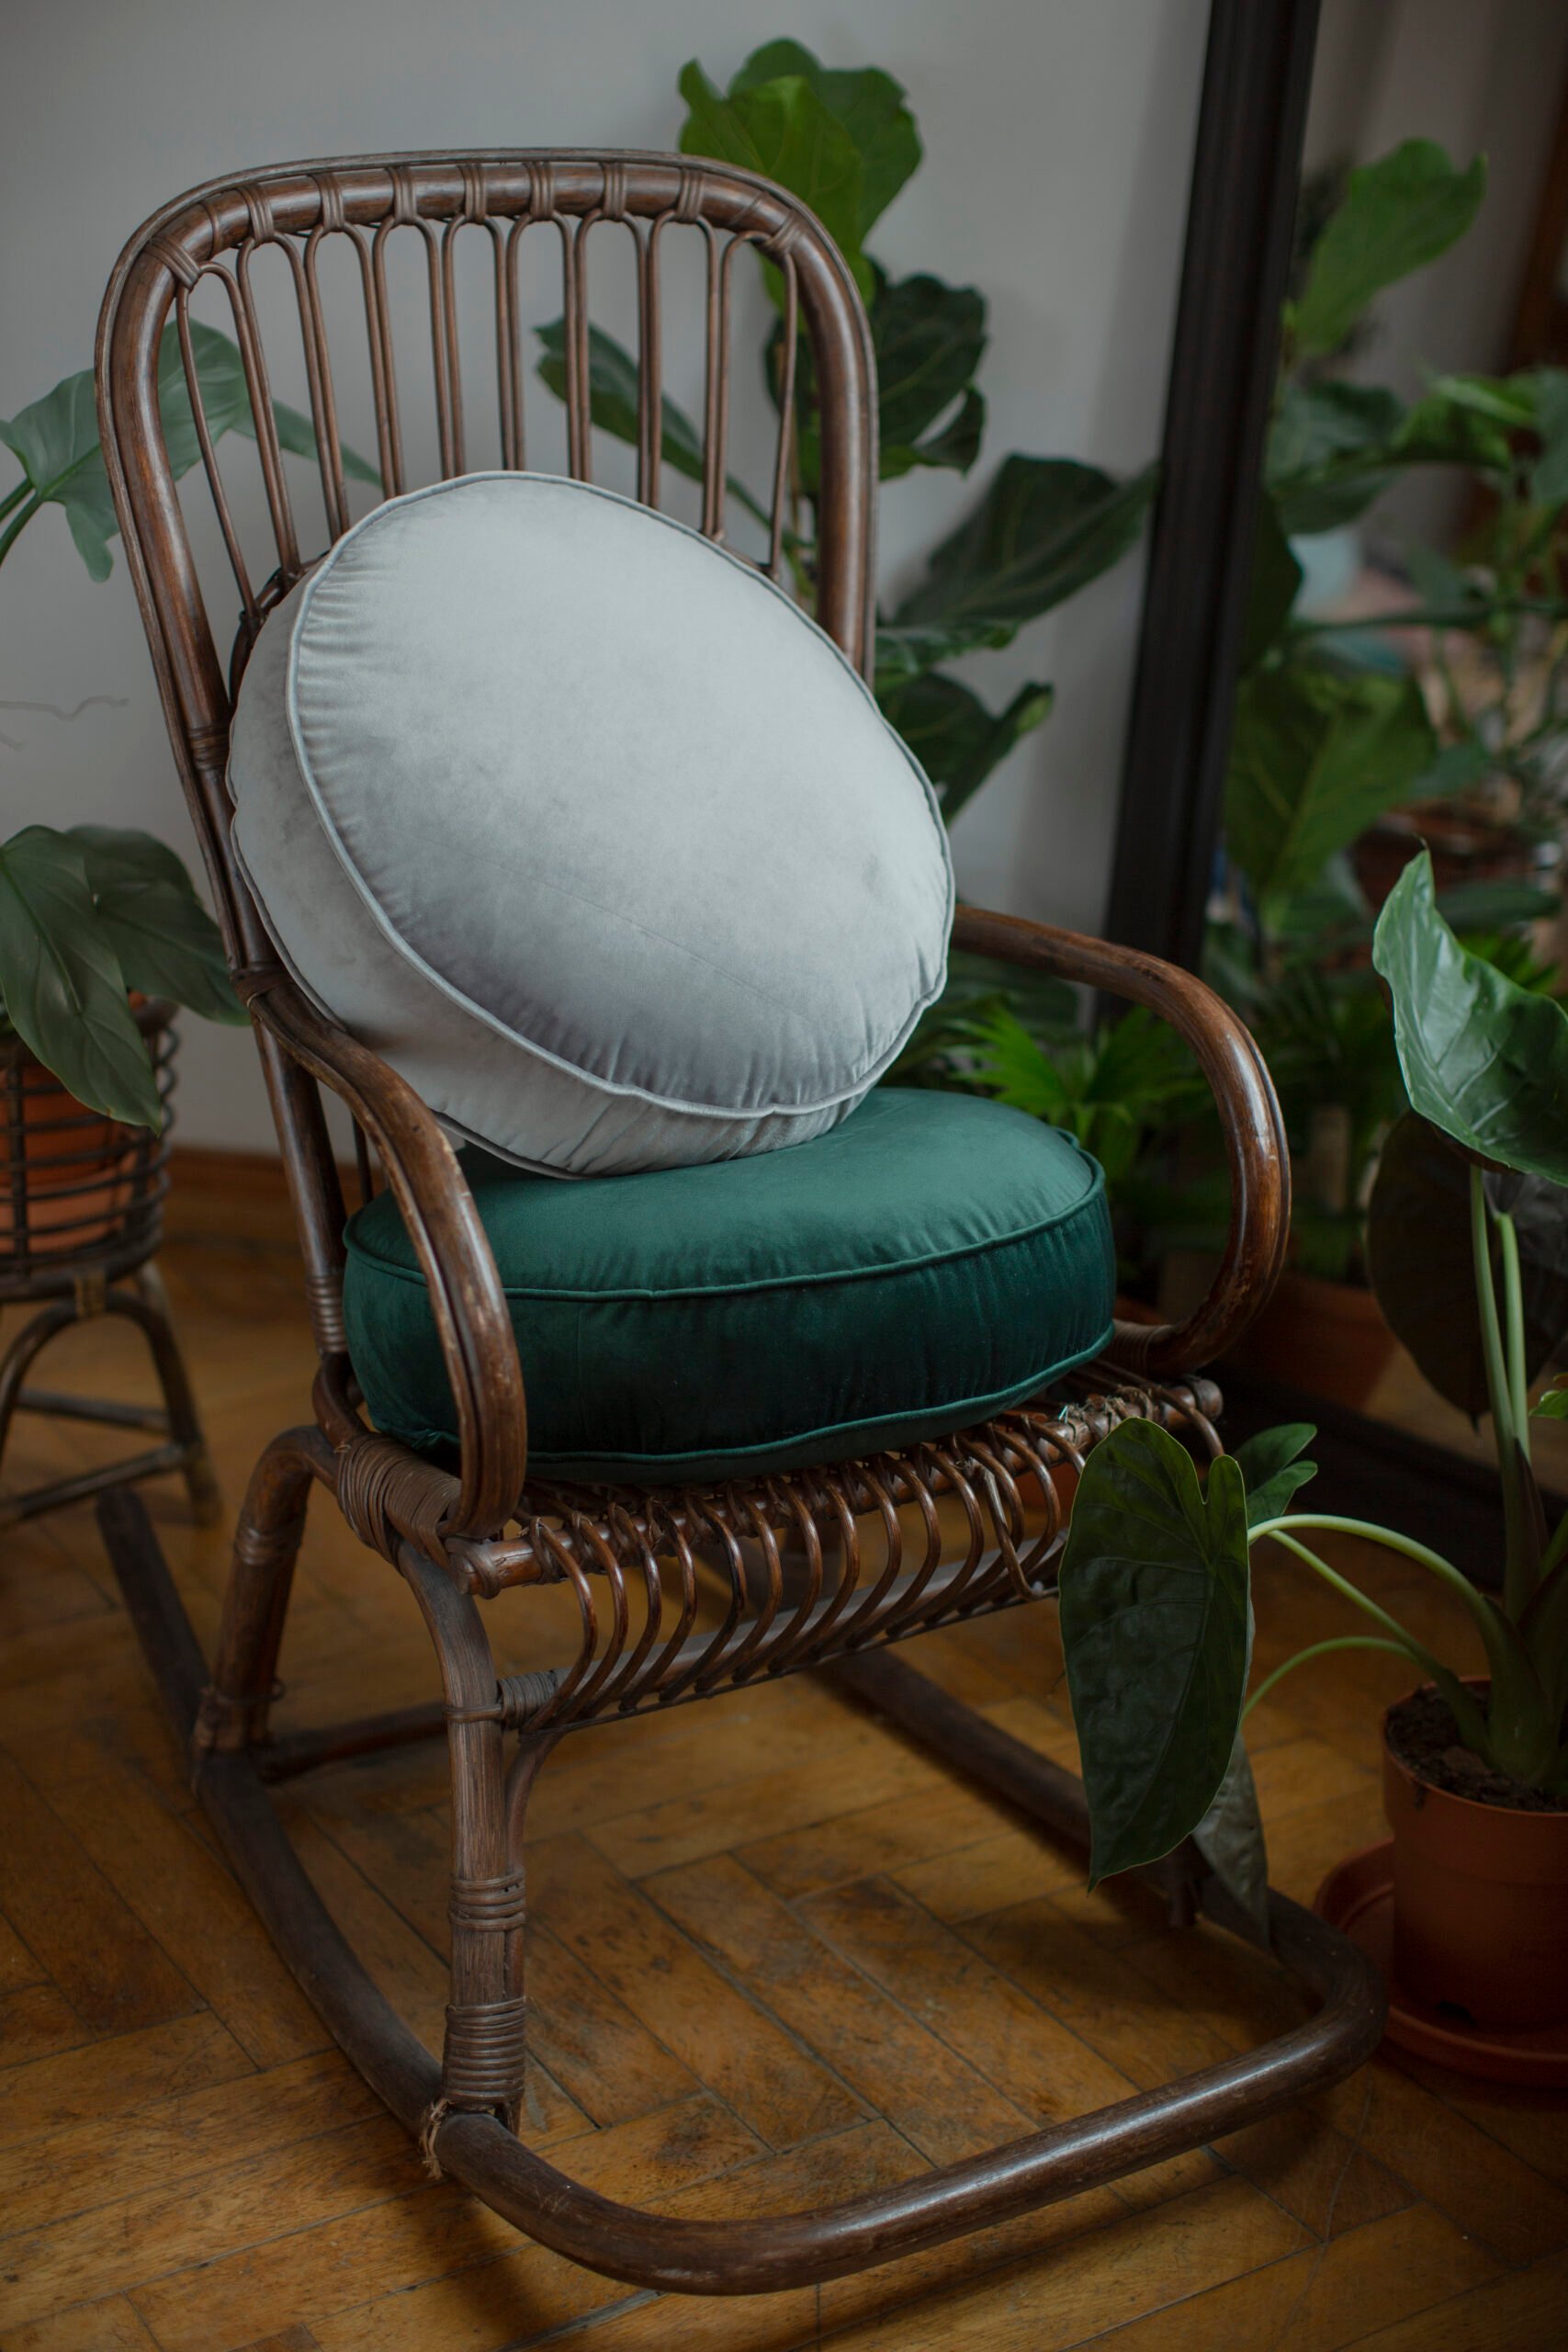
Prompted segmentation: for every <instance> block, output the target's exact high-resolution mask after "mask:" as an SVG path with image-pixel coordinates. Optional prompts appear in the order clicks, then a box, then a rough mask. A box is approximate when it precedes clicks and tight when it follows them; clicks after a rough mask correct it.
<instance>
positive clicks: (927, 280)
mask: <svg viewBox="0 0 1568 2352" xmlns="http://www.w3.org/2000/svg"><path fill="white" fill-rule="evenodd" d="M871 338H872V343H873V345H874V349H875V352H876V376H877V427H878V439H879V446H880V449H881V462H880V470H881V475H882V479H883V481H896V480H897V477H898V476H899V475H900V474H906V473H908V472H909V471H910V470H911V469H912V468H914V467H916V466H947V467H951V468H952V469H953V470H954V471H955V472H958V473H967V472H968V470H969V469H970V467H971V466H972V465H973V464H974V462H975V460H976V458H977V457H978V456H979V454H980V436H981V434H982V432H983V431H984V429H985V421H986V404H985V401H983V400H982V398H981V396H980V394H979V392H978V391H977V390H976V387H975V383H974V376H975V371H976V368H978V367H979V365H980V361H981V358H982V356H983V355H984V352H985V348H986V298H985V296H984V295H983V294H981V293H980V292H979V291H978V290H977V289H976V288H975V287H973V286H945V285H943V283H942V279H941V278H940V277H930V276H927V275H925V274H923V273H922V274H921V275H919V276H917V277H902V278H897V279H895V280H891V281H886V282H884V283H883V284H882V285H880V286H879V287H878V288H877V293H876V299H875V300H874V302H873V304H872V309H871ZM955 401H956V402H957V403H958V407H957V411H956V413H953V414H951V415H950V412H952V411H953V403H954V402H955ZM944 417H945V418H948V420H949V421H948V422H947V424H945V425H944V426H943V427H942V430H941V431H940V432H936V433H932V431H931V428H932V427H933V426H934V425H936V424H939V422H940V421H941V420H942V418H944ZM922 435H930V436H931V437H930V438H929V439H923V438H922Z"/></svg>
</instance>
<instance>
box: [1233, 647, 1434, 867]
mask: <svg viewBox="0 0 1568 2352" xmlns="http://www.w3.org/2000/svg"><path fill="white" fill-rule="evenodd" d="M1437 750H1438V745H1437V739H1436V737H1435V736H1434V734H1433V732H1432V725H1431V721H1430V720H1429V719H1428V718H1427V711H1426V706H1425V705H1424V704H1423V702H1422V700H1421V695H1420V690H1419V688H1418V687H1417V686H1416V683H1415V681H1414V680H1413V679H1400V678H1382V677H1365V676H1363V677H1355V678H1342V677H1338V676H1337V675H1336V674H1335V673H1333V672H1331V671H1327V670H1308V669H1304V668H1301V667H1289V668H1284V669H1279V670H1270V671H1266V672H1263V673H1259V674H1258V675H1257V676H1254V677H1250V678H1247V679H1244V681H1243V682H1242V684H1241V687H1240V689H1239V691H1238V693H1237V695H1236V707H1235V723H1234V726H1233V728H1232V731H1231V750H1230V762H1229V766H1228V769H1227V772H1226V776H1225V834H1226V841H1227V843H1228V846H1229V849H1230V852H1231V854H1232V856H1233V857H1234V858H1235V862H1236V864H1237V865H1239V866H1240V867H1241V869H1242V871H1243V873H1244V874H1245V875H1246V876H1247V880H1248V881H1249V882H1250V883H1251V885H1252V888H1253V889H1254V891H1255V892H1256V894H1257V896H1258V899H1259V900H1261V901H1264V902H1269V901H1278V900H1280V899H1287V898H1291V897H1292V896H1294V895H1295V894H1296V893H1297V892H1299V891H1303V890H1307V889H1310V888H1312V887H1313V886H1314V884H1315V883H1316V881H1317V878H1318V876H1319V875H1320V874H1321V873H1322V871H1323V869H1324V867H1325V865H1326V864H1327V862H1328V860H1329V859H1330V858H1331V857H1332V856H1333V855H1334V854H1335V852H1336V851H1337V850H1342V849H1345V848H1347V847H1348V845H1349V843H1350V842H1353V841H1354V840H1355V839H1356V838H1357V836H1358V834H1359V833H1363V832H1364V831H1366V829H1367V827H1368V826H1369V825H1370V824H1371V823H1372V822H1373V820H1375V819H1376V818H1378V817H1381V816H1382V813H1383V811H1384V810H1385V809H1392V808H1394V807H1396V806H1397V805H1398V803H1399V802H1400V801H1402V800H1405V799H1407V798H1408V797H1410V794H1411V792H1412V790H1413V789H1414V788H1415V786H1416V784H1417V782H1418V780H1419V779H1420V778H1421V777H1422V776H1423V775H1425V773H1426V772H1427V769H1428V768H1429V767H1430V766H1431V763H1432V762H1433V760H1434V759H1435V758H1436V756H1437Z"/></svg>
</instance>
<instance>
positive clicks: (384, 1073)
mask: <svg viewBox="0 0 1568 2352" xmlns="http://www.w3.org/2000/svg"><path fill="white" fill-rule="evenodd" d="M249 978H250V976H248V975H244V976H242V981H244V980H246V979H249ZM244 992H245V994H246V995H247V997H248V999H249V1001H250V1008H251V1012H252V1014H253V1016H254V1019H255V1020H256V1022H257V1023H258V1024H259V1025H260V1026H261V1027H262V1028H263V1029H264V1030H265V1031H266V1032H267V1033H268V1035H271V1036H272V1037H274V1038H276V1041H277V1043H278V1044H279V1045H280V1046H282V1047H283V1049H284V1052H285V1053H286V1054H287V1055H288V1057H289V1058H290V1059H291V1060H292V1061H294V1062H296V1063H298V1064H299V1066H300V1067H301V1068H302V1069H306V1070H308V1071H309V1072H310V1075H311V1076H312V1077H313V1078H317V1079H320V1080H321V1081H322V1082H323V1083H324V1084H326V1085H328V1086H330V1087H331V1088H332V1089H333V1091H334V1092H335V1093H337V1094H339V1095H340V1096H341V1097H342V1098H343V1100H344V1102H345V1103H347V1104H348V1106H349V1108H350V1110H351V1111H352V1112H353V1113H354V1115H355V1118H356V1119H357V1120H358V1121H359V1124H360V1125H361V1126H362V1127H363V1128H364V1130H365V1132H366V1134H367V1136H369V1137H370V1138H371V1140H372V1142H373V1143H374V1144H375V1145H376V1148H377V1149H378V1152H379V1153H380V1156H381V1161H382V1165H383V1166H384V1168H385V1169H386V1171H387V1181H388V1182H389V1185H390V1186H391V1189H392V1192H393V1193H394V1195H395V1197H396V1199H397V1204H398V1207H399V1209H400V1211H401V1213H402V1219H403V1223H404V1225H405V1227H407V1229H408V1235H409V1238H410V1240H411V1241H412V1244H413V1246H414V1250H415V1251H416V1252H417V1254H418V1258H419V1263H420V1267H421V1270H422V1272H423V1275H424V1280H425V1283H426V1286H427V1288H428V1290H429V1293H430V1302H431V1308H432V1311H433V1313H434V1317H435V1327H436V1330H437V1332H438V1334H439V1336H440V1340H441V1351H442V1355H443V1358H444V1360H445V1363H446V1376H447V1378H448V1380H449V1381H450V1383H451V1386H452V1396H453V1399H454V1402H455V1403H456V1405H457V1428H458V1433H459V1436H460V1439H461V1455H460V1463H459V1492H458V1494H457V1498H456V1500H455V1502H454V1503H453V1505H452V1507H451V1508H450V1509H449V1510H447V1511H446V1513H445V1514H444V1517H443V1523H442V1530H441V1532H442V1534H443V1536H444V1537H445V1538H453V1537H457V1536H479V1537H483V1536H488V1535H492V1534H494V1533H495V1532H496V1531H497V1530H498V1529H499V1528H501V1527H502V1525H504V1523H505V1521H506V1520H507V1519H508V1517H509V1516H510V1514H511V1512H512V1510H513V1507H514V1506H515V1504H516V1501H517V1498H518V1496H519V1494H520V1493H521V1492H522V1489H523V1478H524V1473H525V1469H526V1467H527V1457H528V1438H527V1419H526V1408H525V1400H524V1392H523V1367H522V1363H521V1362H520V1360H519V1357H518V1353H517V1338H516V1334H515V1332H514V1331H513V1328H512V1319H511V1317H510V1315H509V1314H508V1311H507V1305H506V1297H505V1294H504V1292H503V1291H502V1286H501V1277H500V1275H499V1274H498V1273H497V1272H496V1267H495V1260H494V1258H493V1257H492V1255H491V1246H490V1242H489V1239H488V1238H487V1236H486V1234H485V1229H484V1227H483V1226H482V1225H481V1224H480V1222H479V1213H478V1211H477V1210H476V1209H475V1207H474V1203H473V1195H472V1194H471V1193H470V1192H469V1190H468V1183H467V1182H466V1181H465V1179H464V1175H463V1171H462V1170H461V1169H460V1168H459V1167H458V1165H457V1154H456V1153H455V1152H454V1151H453V1149H452V1147H451V1145H450V1144H449V1143H448V1142H447V1140H446V1136H445V1135H444V1134H443V1133H442V1130H441V1126H440V1124H439V1122H438V1121H437V1120H436V1118H435V1115H434V1113H433V1112H432V1111H431V1110H430V1109H429V1108H428V1107H427V1105H426V1104H425V1103H423V1101H422V1100H421V1098H420V1096H419V1095H418V1094H417V1093H416V1092H415V1091H414V1089H413V1088H412V1086H411V1085H410V1084H409V1083H408V1081H407V1080H406V1079H403V1078H400V1076H399V1075H398V1073H397V1071H396V1070H395V1069H392V1068H391V1067H390V1065H389V1063H387V1062H384V1061H383V1060H382V1059H381V1057H380V1056H379V1055H378V1054H377V1053H375V1052H373V1051H372V1050H371V1048H370V1047H369V1046H364V1045H361V1044H360V1043H359V1041H358V1040H357V1039H356V1038H355V1037H352V1036H350V1035H349V1033H348V1031H347V1030H346V1029H343V1028H340V1027H339V1026H338V1025H337V1024H336V1023H334V1022H332V1021H329V1020H326V1019H324V1018H323V1017H322V1015H321V1013H319V1012H316V1011H315V1009H314V1007H313V1006H312V1005H310V1002H309V1001H308V1000H307V999H306V998H305V996H304V994H303V993H302V991H301V990H300V989H299V988H298V987H297V986H296V985H295V983H294V982H293V981H292V980H291V979H289V978H288V977H287V975H283V974H279V975H278V976H277V977H276V978H274V977H273V976H272V975H271V973H264V974H262V975H259V976H257V978H256V979H255V980H253V981H252V982H251V985H249V986H248V987H245V989H244Z"/></svg>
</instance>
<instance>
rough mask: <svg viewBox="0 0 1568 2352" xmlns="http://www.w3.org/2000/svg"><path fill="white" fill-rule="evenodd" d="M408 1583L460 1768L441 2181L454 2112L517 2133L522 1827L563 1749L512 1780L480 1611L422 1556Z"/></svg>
mask: <svg viewBox="0 0 1568 2352" xmlns="http://www.w3.org/2000/svg"><path fill="white" fill-rule="evenodd" d="M403 1573H404V1575H405V1577H407V1579H408V1582H409V1584H410V1586H411V1587H412V1590H413V1594H414V1598H415V1599H416V1600H417V1601H418V1603H419V1606H420V1610H421V1611H422V1613H423V1617H424V1622H425V1624H426V1626H427V1627H428V1629H429V1633H430V1637H431V1640H432V1642H433V1643H434V1646H435V1654H436V1657H437V1658H438V1660H439V1661H440V1667H441V1681H442V1689H443V1691H444V1693H445V1697H446V1739H447V1748H448V1752H449V1755H450V1758H451V1766H452V1882H451V1894H450V1899H449V1903H448V1915H449V1917H450V1919H451V1923H452V1994H451V1999H450V2001H449V2002H448V2004H447V2008H446V2041H445V2044H444V2048H443V2052H442V2060H441V2088H440V2092H439V2094H438V2096H437V2097H436V2098H434V2100H433V2101H432V2103H431V2105H430V2107H429V2109H427V2111H426V2114H425V2117H424V2120H423V2128H422V2130H421V2133H420V2145H421V2147H422V2148H423V2151H424V2155H425V2161H426V2163H427V2164H428V2165H429V2166H430V2168H431V2170H432V2171H438V2170H439V2166H438V2165H437V2164H436V2161H435V2155H434V2142H435V2136H436V2134H437V2132H438V2131H440V2128H441V2126H442V2124H443V2122H444V2121H445V2120H446V2117H447V2116H448V2115H449V2114H451V2113H452V2112H454V2111H457V2112H461V2113H468V2114H486V2113H488V2114H492V2115H495V2116H497V2117H499V2118H500V2120H501V2121H502V2123H504V2124H505V2125H506V2127H507V2129H508V2130H509V2131H514V2130H515V2129H516V2125H517V2119H518V2113H519V2110H520V2109H521V2106H522V2101H523V2097H524V2088H525V2075H526V2067H527V2037H526V2025H525V1996H524V1989H523V1928H524V1911H525V1893H524V1879H523V1844H522V1838H523V1818H524V1814H525V1810H526V1806H527V1801H528V1797H529V1794H530V1792H532V1789H533V1785H534V1781H535V1779H536V1775H537V1772H538V1769H539V1766H540V1764H541V1763H542V1762H543V1760H544V1758H545V1756H546V1755H547V1752H548V1750H549V1749H550V1748H551V1747H553V1746H554V1745H555V1741H554V1738H553V1736H551V1735H550V1734H549V1733H545V1734H543V1735H542V1736H537V1737H536V1738H533V1739H529V1738H526V1737H525V1738H524V1739H523V1740H522V1741H521V1742H520V1744H519V1748H518V1753H517V1755H516V1757H515V1758H514V1760H513V1765H512V1767H511V1770H510V1771H509V1770H507V1765H506V1721H505V1712H504V1708H503V1704H502V1696H501V1684H500V1678H499V1677H498V1675H497V1673H496V1669H495V1657H494V1654H493V1652H492V1651H491V1645H490V1636H489V1634H487V1633H486V1631H485V1626H484V1621H483V1618H482V1616H481V1615H480V1612H479V1606H478V1603H477V1602H476V1601H475V1600H473V1599H472V1597H471V1596H470V1595H468V1593H462V1592H459V1591H458V1590H457V1588H456V1586H455V1585H454V1584H453V1582H452V1580H451V1578H450V1577H448V1576H447V1574H446V1570H445V1569H444V1568H442V1567H440V1566H437V1565H436V1564H435V1563H434V1561H431V1560H427V1559H425V1558H423V1556H421V1555H417V1554H414V1553H412V1552H410V1553H409V1554H407V1555H405V1558H404V1562H403Z"/></svg>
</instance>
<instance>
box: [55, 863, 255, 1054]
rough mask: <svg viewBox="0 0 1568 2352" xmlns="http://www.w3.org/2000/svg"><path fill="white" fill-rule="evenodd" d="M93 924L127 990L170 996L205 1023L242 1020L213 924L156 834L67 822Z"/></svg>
mask: <svg viewBox="0 0 1568 2352" xmlns="http://www.w3.org/2000/svg"><path fill="white" fill-rule="evenodd" d="M64 838H65V839H66V840H67V841H69V842H73V843H74V845H75V846H76V848H77V849H79V850H80V851H81V853H82V862H83V869H84V871H85V875H86V877H87V888H88V889H89V890H90V891H91V892H92V895H93V899H94V904H95V907H96V914H97V921H98V925H99V928H100V929H101V930H102V932H103V933H104V935H105V937H106V938H107V940H108V942H109V944H110V945H111V946H112V947H113V949H114V951H115V954H116V956H118V961H119V967H120V970H121V972H122V973H123V974H124V976H125V984H126V986H127V987H128V988H132V989H142V990H143V991H144V992H145V993H146V994H147V995H148V996H167V997H173V999H174V1001H175V1003H176V1004H183V1005H185V1006H186V1007H187V1009H188V1010H189V1011H190V1012H198V1013H200V1014H201V1016H202V1018H203V1019H204V1020H207V1021H222V1022H231V1023H234V1024H235V1025H236V1026H240V1025H243V1023H245V1022H246V1021H247V1020H248V1019H249V1017H250V1016H249V1014H248V1013H247V1012H246V1011H245V1008H244V1006H243V1004H242V1003H241V1002H240V1000H239V998H238V997H237V996H236V995H235V993H234V986H233V982H232V981H231V979H230V978H229V965H228V959H227V957H226V956H224V953H223V942H222V938H221V937H220V933H219V930H218V926H217V924H216V923H215V922H213V920H212V918H211V916H210V915H209V913H208V911H207V910H206V908H205V907H204V906H203V905H202V903H201V901H200V899H198V898H197V895H196V891H195V888H194V887H193V886H192V883H191V878H190V876H189V875H188V874H187V873H186V869H185V865H184V864H183V862H182V860H181V859H180V858H179V857H178V856H177V855H176V854H175V851H173V850H172V849H171V848H170V847H169V845H168V843H167V842H161V841H159V840H158V839H157V838H156V836H155V835H154V834H152V833H143V832H140V831H130V830H128V829H126V828H125V827H122V826H118V825H73V826H72V827H71V828H70V830H69V831H68V832H67V833H66V834H65V836H64Z"/></svg>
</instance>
